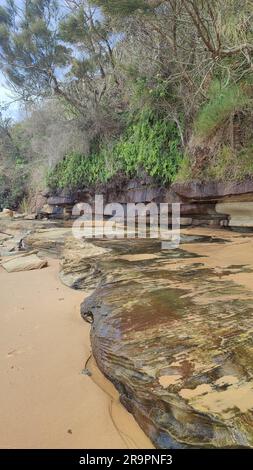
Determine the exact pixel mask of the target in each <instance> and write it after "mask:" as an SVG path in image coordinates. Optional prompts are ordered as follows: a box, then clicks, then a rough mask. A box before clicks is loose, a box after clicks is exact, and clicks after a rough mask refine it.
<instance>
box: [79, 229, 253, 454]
mask: <svg viewBox="0 0 253 470" xmlns="http://www.w3.org/2000/svg"><path fill="white" fill-rule="evenodd" d="M231 236H232V235H231ZM185 242H187V237H186V238H184V243H185ZM190 242H191V243H194V240H193V239H192V238H189V243H190ZM210 242H212V240H210V239H207V238H205V237H203V238H201V237H199V241H198V245H196V243H195V244H194V245H193V247H197V246H202V244H204V243H207V245H206V252H207V255H208V247H209V246H210ZM214 243H215V244H216V245H217V244H218V243H223V245H222V246H226V245H227V244H229V243H231V242H230V241H229V242H228V241H226V240H217V239H216V240H214ZM248 243H249V242H248ZM93 245H94V247H97V248H99V247H100V248H103V249H108V248H110V250H111V252H110V253H106V254H105V255H101V256H99V257H98V258H97V264H96V273H95V274H94V277H95V279H96V284H97V288H96V290H95V292H94V294H92V295H91V296H90V297H89V298H88V299H86V300H85V301H84V303H83V304H82V308H81V312H82V316H83V317H84V318H85V319H88V321H89V322H90V323H92V329H91V342H92V349H93V354H94V356H95V359H96V361H97V364H98V366H99V368H100V369H101V370H102V372H103V373H104V374H105V375H106V377H107V378H109V379H110V380H111V381H112V382H113V383H114V384H115V386H116V387H117V389H118V390H119V392H120V395H121V401H122V402H123V403H124V405H125V406H126V407H127V409H128V410H129V411H130V412H131V413H133V414H134V416H135V418H136V420H137V421H138V423H139V424H140V426H141V427H142V428H143V429H144V431H145V432H146V433H147V434H148V435H149V437H150V438H151V440H152V441H153V442H154V444H155V446H156V447H159V448H169V449H170V448H174V447H176V448H181V447H197V448H200V447H208V448H210V447H211V448H212V447H222V448H225V447H229V448H231V447H252V446H253V431H252V429H253V427H252V425H253V380H252V374H253V368H252V361H251V355H252V351H253V346H252V334H251V333H252V330H253V319H252V308H253V294H252V291H251V290H249V289H248V288H246V287H243V286H242V285H240V283H235V282H234V281H233V280H231V278H230V277H231V276H233V275H234V274H233V273H234V272H235V266H231V267H229V266H227V268H226V269H223V270H222V271H220V270H219V269H214V268H210V267H207V266H206V265H205V264H204V262H203V257H202V258H201V261H199V256H198V255H195V254H194V250H191V246H190V245H189V247H188V248H189V249H187V251H185V250H182V249H177V250H171V251H161V248H160V244H159V241H157V240H153V241H152V240H115V241H108V240H101V241H98V240H96V241H93ZM184 246H185V245H184ZM217 246H218V245H217ZM94 249H95V248H94ZM195 249H197V248H195ZM237 249H238V250H239V249H240V244H238V245H237ZM222 250H223V249H222ZM192 251H193V252H192ZM202 251H203V250H202ZM137 255H138V256H137ZM91 259H92V258H89V259H87V261H86V263H85V258H84V257H83V260H82V269H83V273H84V276H85V274H86V272H88V273H89V275H90V261H91ZM233 264H234V263H233ZM80 268H81V266H80ZM236 268H237V270H236V272H237V273H238V272H241V273H243V272H245V273H247V272H249V271H248V269H249V268H248V267H243V266H241V265H240V253H238V266H236ZM250 269H251V270H252V269H253V266H251V268H250ZM251 270H250V272H251ZM80 274H81V272H80Z"/></svg>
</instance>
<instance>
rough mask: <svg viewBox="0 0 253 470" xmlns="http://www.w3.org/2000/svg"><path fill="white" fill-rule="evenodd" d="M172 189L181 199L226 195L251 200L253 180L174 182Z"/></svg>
mask: <svg viewBox="0 0 253 470" xmlns="http://www.w3.org/2000/svg"><path fill="white" fill-rule="evenodd" d="M172 189H173V191H175V193H176V194H177V195H178V196H180V198H181V199H182V200H183V201H185V200H190V201H205V200H209V201H218V200H219V199H222V200H223V199H224V200H225V199H226V198H228V197H229V198H230V199H231V198H232V200H235V201H236V200H246V201H253V180H246V181H243V182H226V183H221V182H217V181H214V182H199V181H190V182H187V183H174V184H173V185H172Z"/></svg>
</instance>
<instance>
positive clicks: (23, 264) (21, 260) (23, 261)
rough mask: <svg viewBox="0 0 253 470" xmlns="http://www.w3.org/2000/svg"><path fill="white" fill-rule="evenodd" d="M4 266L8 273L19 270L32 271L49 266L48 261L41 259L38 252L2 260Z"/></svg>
mask: <svg viewBox="0 0 253 470" xmlns="http://www.w3.org/2000/svg"><path fill="white" fill-rule="evenodd" d="M2 266H3V268H4V269H5V270H6V271H7V272H8V273H13V272H19V271H31V270H34V269H42V268H44V267H46V266H47V261H46V260H42V259H40V258H39V257H38V256H37V255H36V254H34V253H33V254H29V253H28V254H25V255H20V256H17V257H15V258H11V259H8V260H7V261H4V262H2Z"/></svg>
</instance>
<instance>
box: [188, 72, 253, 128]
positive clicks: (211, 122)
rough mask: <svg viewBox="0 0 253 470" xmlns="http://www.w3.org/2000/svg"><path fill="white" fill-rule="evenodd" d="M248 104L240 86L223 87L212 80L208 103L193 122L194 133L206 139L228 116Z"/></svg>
mask: <svg viewBox="0 0 253 470" xmlns="http://www.w3.org/2000/svg"><path fill="white" fill-rule="evenodd" d="M249 103H250V97H249V96H248V95H247V94H246V93H245V91H244V89H243V86H242V85H229V86H224V85H223V84H222V83H221V82H220V81H219V80H217V79H216V80H214V81H213V82H212V84H211V86H210V89H209V97H208V101H207V102H206V103H205V104H204V105H203V106H202V108H201V110H200V112H199V113H198V115H197V118H196V121H195V133H196V134H197V135H199V136H201V137H208V136H210V135H211V134H213V133H214V132H215V131H216V130H217V129H218V128H219V127H220V126H222V125H223V124H224V123H225V122H226V120H227V119H229V118H230V116H231V115H232V114H233V113H235V112H236V111H239V110H241V109H242V108H244V107H245V106H246V105H247V104H249Z"/></svg>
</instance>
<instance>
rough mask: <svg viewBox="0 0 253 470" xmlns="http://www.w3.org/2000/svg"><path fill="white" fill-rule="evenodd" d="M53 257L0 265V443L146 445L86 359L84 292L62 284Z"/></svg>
mask: <svg viewBox="0 0 253 470" xmlns="http://www.w3.org/2000/svg"><path fill="white" fill-rule="evenodd" d="M58 269H59V263H58V261H57V260H52V259H51V260H49V267H47V268H45V269H42V270H39V271H30V272H20V273H12V274H8V273H6V272H5V271H4V270H3V268H1V267H0V331H1V342H0V374H1V387H0V448H83V449H84V448H87V449H89V448H91V449H95V448H104V449H106V448H107V449H116V448H152V444H151V443H150V441H149V439H148V438H147V437H146V436H145V434H144V433H143V431H142V430H141V429H140V428H139V426H138V425H137V423H136V422H135V420H134V418H133V417H132V416H131V415H130V414H129V413H128V412H127V411H126V410H125V408H124V407H123V406H122V405H121V404H120V403H119V400H118V394H117V392H116V390H115V389H114V387H113V386H112V385H111V384H110V383H109V382H108V381H107V380H106V379H105V378H104V377H103V376H102V374H101V373H100V372H99V371H98V370H97V368H96V365H95V364H94V361H89V363H90V365H91V367H90V369H91V370H92V377H89V376H87V375H83V374H82V373H81V371H82V370H83V369H84V368H85V364H86V362H87V361H88V359H89V357H90V340H89V326H88V325H87V324H85V322H84V321H83V320H82V319H81V317H80V314H79V309H80V303H81V301H82V300H83V297H84V294H83V292H80V291H79V292H78V291H73V290H71V289H69V288H67V287H65V286H63V285H62V284H61V283H60V281H59V279H58Z"/></svg>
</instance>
